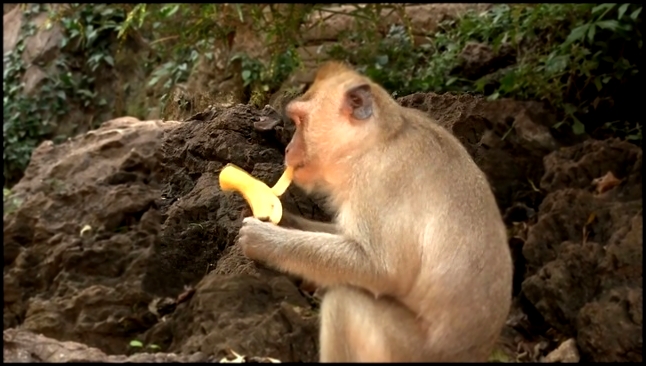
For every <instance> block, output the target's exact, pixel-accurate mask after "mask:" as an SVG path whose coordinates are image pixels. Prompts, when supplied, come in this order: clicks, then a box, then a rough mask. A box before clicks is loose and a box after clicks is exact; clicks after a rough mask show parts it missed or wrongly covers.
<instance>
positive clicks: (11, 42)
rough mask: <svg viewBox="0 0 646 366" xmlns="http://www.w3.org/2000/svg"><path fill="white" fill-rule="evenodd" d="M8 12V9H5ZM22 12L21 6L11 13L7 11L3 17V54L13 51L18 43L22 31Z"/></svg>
mask: <svg viewBox="0 0 646 366" xmlns="http://www.w3.org/2000/svg"><path fill="white" fill-rule="evenodd" d="M5 10H6V9H5ZM22 22H23V17H22V10H20V7H19V6H16V7H14V8H13V9H12V10H10V11H8V12H7V11H5V13H4V15H3V16H2V32H3V35H2V54H3V55H4V54H5V53H7V52H9V51H13V49H14V48H15V47H16V44H17V43H18V37H19V36H20V30H21V29H22Z"/></svg>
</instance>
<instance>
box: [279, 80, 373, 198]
mask: <svg viewBox="0 0 646 366" xmlns="http://www.w3.org/2000/svg"><path fill="white" fill-rule="evenodd" d="M285 113H286V115H287V116H288V117H289V118H290V119H291V120H292V121H293V122H294V124H295V125H296V132H295V133H294V136H293V137H292V140H291V142H290V143H289V145H288V146H287V148H286V150H285V164H286V165H288V166H293V167H294V179H293V181H294V183H295V184H297V185H298V186H300V187H301V188H303V189H305V190H314V189H316V188H317V187H318V188H326V187H329V188H333V187H334V186H338V185H342V184H344V183H343V181H344V178H345V177H346V176H348V175H349V173H350V169H351V164H352V163H353V162H354V160H355V159H354V158H355V157H356V156H357V155H359V154H361V153H362V152H363V151H364V150H365V149H366V148H367V147H369V146H372V144H371V140H372V139H374V138H375V135H376V132H377V131H376V130H375V125H374V123H373V121H372V119H373V100H372V93H371V87H370V84H369V83H368V82H366V81H365V80H359V81H357V80H353V79H350V80H346V79H343V78H338V77H332V78H329V79H324V80H317V81H315V83H314V84H313V85H312V87H310V89H309V90H308V91H307V93H305V94H304V95H303V96H302V97H301V98H299V99H297V100H294V101H292V102H291V103H289V104H288V105H287V106H286V108H285Z"/></svg>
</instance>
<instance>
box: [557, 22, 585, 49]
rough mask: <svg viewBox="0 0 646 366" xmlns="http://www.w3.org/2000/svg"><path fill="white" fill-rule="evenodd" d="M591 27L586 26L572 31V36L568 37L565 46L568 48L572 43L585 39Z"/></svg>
mask: <svg viewBox="0 0 646 366" xmlns="http://www.w3.org/2000/svg"><path fill="white" fill-rule="evenodd" d="M589 27H590V24H584V25H580V26H578V27H576V28H574V29H572V32H570V35H568V36H567V38H566V39H565V42H563V46H567V45H569V44H570V43H572V42H576V41H580V40H581V39H583V37H585V33H586V32H587V31H588V28H589Z"/></svg>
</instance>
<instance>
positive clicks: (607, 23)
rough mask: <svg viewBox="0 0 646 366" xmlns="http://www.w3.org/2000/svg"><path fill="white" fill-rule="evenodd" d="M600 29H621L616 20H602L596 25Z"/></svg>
mask: <svg viewBox="0 0 646 366" xmlns="http://www.w3.org/2000/svg"><path fill="white" fill-rule="evenodd" d="M595 24H596V25H597V26H598V27H599V28H603V29H609V30H612V31H615V30H617V28H619V23H618V22H617V21H616V20H600V21H598V22H596V23H595Z"/></svg>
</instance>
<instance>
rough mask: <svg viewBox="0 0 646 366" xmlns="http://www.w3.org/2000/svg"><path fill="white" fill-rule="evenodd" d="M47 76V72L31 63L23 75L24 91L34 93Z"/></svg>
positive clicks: (27, 93) (28, 93) (29, 93)
mask: <svg viewBox="0 0 646 366" xmlns="http://www.w3.org/2000/svg"><path fill="white" fill-rule="evenodd" d="M46 78H47V74H46V73H45V72H44V71H43V69H41V68H40V67H38V66H36V65H31V66H29V67H28V68H27V70H25V73H24V75H23V77H22V82H23V87H22V88H23V89H22V90H23V93H25V94H26V95H33V94H34V93H35V92H36V91H37V90H38V88H39V87H40V85H41V82H42V81H43V80H45V79H46Z"/></svg>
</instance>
